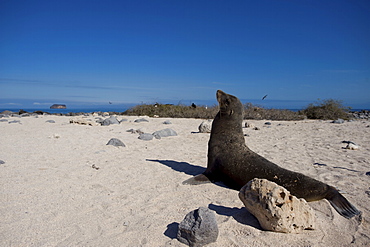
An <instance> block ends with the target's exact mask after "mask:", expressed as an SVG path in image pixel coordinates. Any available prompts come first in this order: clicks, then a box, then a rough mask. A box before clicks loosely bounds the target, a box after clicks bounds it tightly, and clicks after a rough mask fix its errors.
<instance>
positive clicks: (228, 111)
mask: <svg viewBox="0 0 370 247" xmlns="http://www.w3.org/2000/svg"><path fill="white" fill-rule="evenodd" d="M216 97H217V101H218V104H219V106H220V116H223V117H226V116H230V117H231V116H232V117H242V116H243V105H242V103H241V102H240V100H239V99H238V98H237V97H235V96H233V95H230V94H227V93H225V92H223V91H221V90H217V93H216Z"/></svg>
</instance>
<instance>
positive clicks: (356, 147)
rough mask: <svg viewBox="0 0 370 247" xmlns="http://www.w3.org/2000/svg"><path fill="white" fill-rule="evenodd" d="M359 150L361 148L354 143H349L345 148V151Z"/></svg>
mask: <svg viewBox="0 0 370 247" xmlns="http://www.w3.org/2000/svg"><path fill="white" fill-rule="evenodd" d="M359 148H360V147H359V146H358V145H356V144H355V143H353V142H350V143H348V144H347V146H346V147H345V149H350V150H357V149H359Z"/></svg>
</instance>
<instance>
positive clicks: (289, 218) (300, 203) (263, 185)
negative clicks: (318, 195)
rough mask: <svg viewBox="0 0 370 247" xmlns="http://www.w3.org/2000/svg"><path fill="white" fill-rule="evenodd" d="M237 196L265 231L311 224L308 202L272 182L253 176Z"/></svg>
mask: <svg viewBox="0 0 370 247" xmlns="http://www.w3.org/2000/svg"><path fill="white" fill-rule="evenodd" d="M239 198H240V200H241V201H242V202H243V203H244V205H245V207H246V208H247V210H248V211H249V212H250V213H251V214H253V215H254V216H255V217H256V218H257V219H258V221H259V223H260V225H261V227H262V228H263V229H265V230H269V231H274V232H284V233H300V232H302V231H303V230H312V229H314V227H315V214H314V211H313V209H312V208H311V207H310V206H309V205H308V203H307V202H306V201H305V200H304V199H298V198H297V197H295V196H293V195H291V194H290V192H289V191H288V190H286V189H285V188H284V187H282V186H279V185H277V184H276V183H274V182H271V181H268V180H266V179H258V178H255V179H253V180H251V181H249V182H248V183H247V184H246V185H244V187H243V188H241V190H240V192H239Z"/></svg>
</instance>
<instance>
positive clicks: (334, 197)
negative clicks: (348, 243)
mask: <svg viewBox="0 0 370 247" xmlns="http://www.w3.org/2000/svg"><path fill="white" fill-rule="evenodd" d="M325 198H326V199H327V200H328V201H329V202H330V204H331V205H332V206H333V208H334V209H335V210H337V212H338V213H339V214H340V215H342V216H343V217H345V218H347V219H350V218H352V217H353V216H356V215H359V214H361V211H359V210H358V209H357V208H356V207H355V206H353V205H352V204H351V203H350V202H349V201H347V199H346V198H345V197H344V196H342V195H341V194H340V193H339V192H338V191H337V190H336V189H334V188H331V189H330V191H329V193H328V194H327V196H326V197H325Z"/></svg>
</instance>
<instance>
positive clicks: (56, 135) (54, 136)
mask: <svg viewBox="0 0 370 247" xmlns="http://www.w3.org/2000/svg"><path fill="white" fill-rule="evenodd" d="M51 137H52V138H55V139H59V138H60V137H61V136H60V135H59V134H57V133H55V134H54V135H52V136H51Z"/></svg>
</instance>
